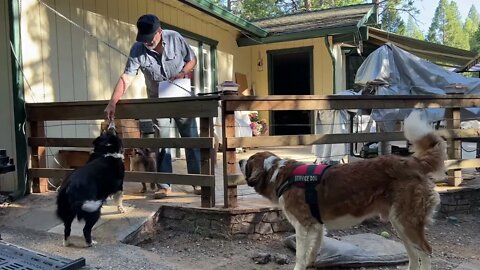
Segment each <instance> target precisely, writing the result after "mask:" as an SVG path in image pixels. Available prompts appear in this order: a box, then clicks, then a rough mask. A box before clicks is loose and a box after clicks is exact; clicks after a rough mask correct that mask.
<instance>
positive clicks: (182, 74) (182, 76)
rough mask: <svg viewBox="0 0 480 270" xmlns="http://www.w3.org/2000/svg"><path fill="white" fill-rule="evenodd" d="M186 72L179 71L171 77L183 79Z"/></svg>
mask: <svg viewBox="0 0 480 270" xmlns="http://www.w3.org/2000/svg"><path fill="white" fill-rule="evenodd" d="M185 75H186V73H185V72H184V71H183V70H182V71H180V73H178V74H177V75H176V76H174V77H173V78H170V79H171V80H172V81H174V80H177V79H183V78H185Z"/></svg>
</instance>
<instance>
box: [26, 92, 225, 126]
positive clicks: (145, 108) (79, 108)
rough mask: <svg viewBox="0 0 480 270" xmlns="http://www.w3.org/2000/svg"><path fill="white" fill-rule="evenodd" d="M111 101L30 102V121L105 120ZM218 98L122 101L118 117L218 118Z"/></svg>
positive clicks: (118, 108) (118, 105) (28, 104)
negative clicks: (106, 108) (108, 104)
mask: <svg viewBox="0 0 480 270" xmlns="http://www.w3.org/2000/svg"><path fill="white" fill-rule="evenodd" d="M107 103H108V101H106V100H102V101H84V102H82V101H80V102H48V103H27V104H26V109H27V119H28V121H54V120H94V119H105V112H104V109H105V107H106V106H107ZM217 114H218V98H216V97H184V98H151V99H130V100H128V99H127V100H120V101H119V103H118V104H117V108H116V113H115V116H116V118H117V119H149V118H152V119H153V118H170V117H216V116H217Z"/></svg>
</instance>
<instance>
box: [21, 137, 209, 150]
mask: <svg viewBox="0 0 480 270" xmlns="http://www.w3.org/2000/svg"><path fill="white" fill-rule="evenodd" d="M93 140H94V139H93V138H46V137H30V138H28V145H29V146H31V147H38V146H48V147H93V144H92V142H93ZM122 142H123V147H125V148H133V147H139V148H140V147H141V148H162V147H168V148H208V149H210V148H213V143H214V138H213V137H212V138H210V137H198V138H123V139H122Z"/></svg>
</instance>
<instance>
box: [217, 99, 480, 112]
mask: <svg viewBox="0 0 480 270" xmlns="http://www.w3.org/2000/svg"><path fill="white" fill-rule="evenodd" d="M222 100H223V102H225V107H226V110H227V111H253V110H257V111H277V110H342V109H391V108H458V107H461V108H470V107H480V97H478V96H470V95H467V96H460V97H457V96H440V95H415V96H406V95H405V96H399V95H392V96H383V95H378V96H319V95H298V96H294V95H289V96H284V95H279V96H262V97H259V96H222Z"/></svg>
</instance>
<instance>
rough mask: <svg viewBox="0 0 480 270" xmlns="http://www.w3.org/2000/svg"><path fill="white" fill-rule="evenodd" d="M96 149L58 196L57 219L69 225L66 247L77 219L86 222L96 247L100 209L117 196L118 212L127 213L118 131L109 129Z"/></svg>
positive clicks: (87, 238) (85, 230)
mask: <svg viewBox="0 0 480 270" xmlns="http://www.w3.org/2000/svg"><path fill="white" fill-rule="evenodd" d="M93 145H94V149H93V152H92V153H91V154H90V159H89V160H88V162H87V164H85V165H84V166H83V167H81V168H79V169H77V170H75V171H73V172H72V174H71V175H70V176H69V177H67V178H66V179H65V181H63V183H62V185H61V187H60V189H59V191H58V196H57V216H58V217H59V218H60V219H61V220H62V221H63V223H64V225H65V231H64V239H63V244H64V246H69V245H70V241H69V237H70V233H71V225H72V222H73V220H74V219H75V217H77V218H78V220H82V219H83V220H85V226H84V227H83V236H84V237H85V241H86V244H87V246H89V247H90V246H92V245H93V244H95V242H94V241H93V240H92V228H93V226H94V225H95V223H96V222H97V221H98V219H99V218H100V209H101V207H102V205H103V203H104V202H105V201H106V199H107V197H108V196H110V195H113V198H114V200H115V202H116V204H117V207H118V210H119V211H120V212H121V213H123V212H124V210H123V205H122V197H123V178H124V175H125V168H124V165H123V153H122V152H123V147H122V141H121V139H120V138H119V137H118V136H117V135H116V133H115V130H114V129H109V130H107V131H104V132H102V134H101V135H100V136H99V137H97V138H96V139H95V140H94V141H93Z"/></svg>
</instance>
